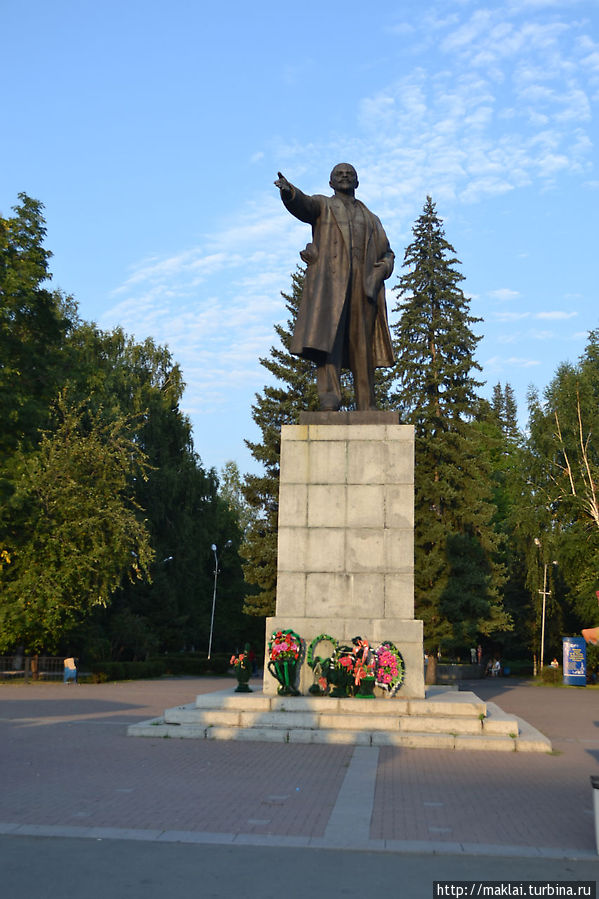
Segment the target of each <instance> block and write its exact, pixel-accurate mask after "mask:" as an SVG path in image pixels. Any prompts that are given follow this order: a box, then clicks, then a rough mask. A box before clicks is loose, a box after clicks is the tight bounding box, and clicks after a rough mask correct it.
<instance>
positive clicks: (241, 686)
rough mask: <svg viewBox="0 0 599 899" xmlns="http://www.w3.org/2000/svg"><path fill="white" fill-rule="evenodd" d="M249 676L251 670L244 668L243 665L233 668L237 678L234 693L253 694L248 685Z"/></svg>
mask: <svg viewBox="0 0 599 899" xmlns="http://www.w3.org/2000/svg"><path fill="white" fill-rule="evenodd" d="M251 676H252V669H251V668H244V667H243V665H238V666H237V667H236V668H235V677H236V678H237V687H236V688H235V692H236V693H253V692H254V691H253V690H252V689H251V687H250V685H249V680H250V677H251Z"/></svg>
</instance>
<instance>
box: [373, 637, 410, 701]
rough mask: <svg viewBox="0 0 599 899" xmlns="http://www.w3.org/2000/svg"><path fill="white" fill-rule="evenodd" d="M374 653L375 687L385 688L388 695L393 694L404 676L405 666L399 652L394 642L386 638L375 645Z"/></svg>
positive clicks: (400, 684) (399, 687)
mask: <svg viewBox="0 0 599 899" xmlns="http://www.w3.org/2000/svg"><path fill="white" fill-rule="evenodd" d="M374 655H375V659H376V662H375V672H376V685H377V687H382V688H383V690H387V692H388V693H389V696H395V694H396V693H397V692H398V691H399V690H400V689H401V686H402V684H403V682H404V678H405V676H406V666H405V663H404V660H403V656H402V654H401V652H400V651H399V649H398V648H397V646H395V644H394V643H391V642H390V641H389V640H386V641H385V642H384V643H381V644H380V646H377V648H376V649H375V651H374Z"/></svg>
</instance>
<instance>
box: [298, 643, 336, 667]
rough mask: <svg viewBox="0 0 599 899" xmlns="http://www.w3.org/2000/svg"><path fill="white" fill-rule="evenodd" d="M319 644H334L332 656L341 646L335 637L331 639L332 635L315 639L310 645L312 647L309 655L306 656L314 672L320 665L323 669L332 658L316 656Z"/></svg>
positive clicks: (309, 648)
mask: <svg viewBox="0 0 599 899" xmlns="http://www.w3.org/2000/svg"><path fill="white" fill-rule="evenodd" d="M319 643H332V644H333V652H332V653H331V655H333V654H334V653H335V652H336V650H337V646H338V645H339V644H338V643H337V640H335V638H334V637H331V636H330V634H319V635H318V637H314V639H313V640H312V642H311V643H310V646H309V647H308V655H307V656H306V661H307V663H308V665H309V666H310V668H311V669H312V670H314V669H315V668H316V666H317V665H320V666H321V668H322V666H323V665H324V663H325V662H327V661H328V659H329V658H330V656H317V655H314V650H315V649H316V647H317V646H318V644H319Z"/></svg>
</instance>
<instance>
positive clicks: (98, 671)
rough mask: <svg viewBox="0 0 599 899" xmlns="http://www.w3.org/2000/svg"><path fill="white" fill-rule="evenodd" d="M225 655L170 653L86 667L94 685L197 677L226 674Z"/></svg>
mask: <svg viewBox="0 0 599 899" xmlns="http://www.w3.org/2000/svg"><path fill="white" fill-rule="evenodd" d="M230 658H231V656H230V655H229V654H228V653H216V654H215V655H213V656H212V658H211V659H210V660H208V659H207V658H205V656H201V655H199V654H198V655H196V654H194V655H183V654H173V655H169V656H156V657H154V658H151V659H149V660H148V661H146V662H92V663H91V664H90V665H89V666H88V667H89V671H90V673H91V675H92V680H93V682H94V683H105V682H106V681H115V680H140V679H142V678H154V677H162V676H163V675H167V676H170V677H183V676H188V677H199V676H201V675H203V674H217V675H223V674H227V672H228V670H229V667H230V666H229V660H230Z"/></svg>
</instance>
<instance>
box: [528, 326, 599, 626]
mask: <svg viewBox="0 0 599 899" xmlns="http://www.w3.org/2000/svg"><path fill="white" fill-rule="evenodd" d="M529 409H530V424H529V439H528V442H527V457H526V460H525V461H526V470H527V486H528V493H529V499H530V500H531V501H534V503H535V506H536V509H537V535H536V536H538V537H539V538H540V543H541V546H542V548H543V558H542V559H541V558H540V557H539V560H538V562H536V566H535V560H534V558H531V559H530V563H529V586H530V588H531V590H532V589H535V588H538V583H539V580H540V578H539V572H538V566H539V565H541V564H543V563H546V562H549V565H550V568H551V567H552V566H551V562H552V560H553V559H556V560H557V561H558V562H559V568H558V571H559V576H560V578H561V581H562V590H563V595H562V602H563V604H564V606H565V607H566V608H565V609H564V610H563V613H564V615H566V614H567V607H569V608H570V610H572V611H573V612H574V613H575V614H576V616H577V617H578V619H579V620H580V621H581V622H582V623H583V625H584V626H587V624H588V623H589V622H592V621H593V620H594V619H595V617H596V614H597V605H596V598H595V591H596V590H597V587H598V580H597V571H599V515H598V510H597V484H598V483H599V444H598V443H597V437H596V435H597V434H599V332H598V331H592V332H591V333H590V334H589V342H588V344H587V347H586V349H585V352H584V354H583V356H582V357H581V359H580V360H579V362H578V364H577V365H562V366H560V367H559V369H558V371H557V373H556V375H555V377H554V379H553V380H552V382H551V383H550V385H549V387H548V388H547V390H546V391H545V397H544V401H543V402H541V400H540V399H539V397H538V396H537V395H536V394H534V393H532V394H531V396H530V399H529ZM550 589H552V585H551V584H550ZM552 611H553V610H552ZM566 620H567V619H566Z"/></svg>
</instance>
